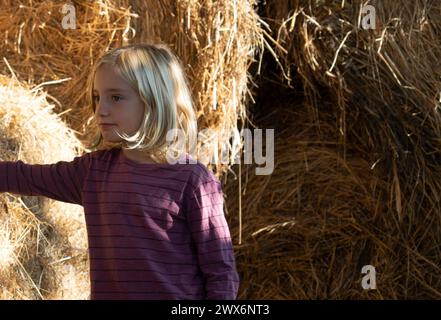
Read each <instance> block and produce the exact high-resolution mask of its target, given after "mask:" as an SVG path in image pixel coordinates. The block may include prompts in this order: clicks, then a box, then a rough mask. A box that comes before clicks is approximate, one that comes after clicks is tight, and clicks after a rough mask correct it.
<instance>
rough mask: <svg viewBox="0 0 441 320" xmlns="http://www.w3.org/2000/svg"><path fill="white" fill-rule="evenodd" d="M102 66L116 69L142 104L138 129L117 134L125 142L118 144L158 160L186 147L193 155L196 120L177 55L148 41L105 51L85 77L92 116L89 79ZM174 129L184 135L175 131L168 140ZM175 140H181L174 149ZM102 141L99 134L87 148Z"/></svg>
mask: <svg viewBox="0 0 441 320" xmlns="http://www.w3.org/2000/svg"><path fill="white" fill-rule="evenodd" d="M104 64H107V65H110V66H112V67H114V70H115V72H117V73H118V74H119V75H120V76H121V77H122V78H123V79H124V80H125V81H127V83H128V84H129V85H130V86H131V87H132V88H133V89H134V90H135V91H136V92H137V93H138V95H139V97H140V99H141V100H142V101H143V103H144V117H143V121H142V122H141V126H140V128H139V129H138V131H137V132H136V133H135V134H134V135H132V136H129V135H127V134H126V133H123V134H122V135H120V134H119V133H118V132H117V134H118V136H119V137H120V138H122V139H123V140H124V141H123V142H120V143H117V145H120V144H121V146H122V147H123V148H126V149H140V150H143V151H145V152H146V153H147V154H149V155H150V156H152V158H153V159H154V160H156V161H158V162H164V161H165V153H166V152H167V151H168V150H170V149H172V150H171V151H173V152H174V155H177V156H179V155H180V154H182V152H184V151H185V148H186V147H187V146H188V147H189V149H188V152H189V153H190V154H192V153H193V152H194V150H193V148H194V145H193V142H195V141H196V138H197V123H196V121H197V119H196V115H195V111H194V109H193V103H192V99H191V93H190V90H189V86H188V81H187V78H186V77H185V74H184V72H183V69H182V67H181V64H180V61H179V59H178V57H177V56H176V55H175V54H174V53H173V52H172V51H171V50H170V49H169V48H168V47H167V46H166V45H164V44H146V43H144V44H132V45H128V46H124V47H120V48H116V49H113V50H111V51H109V52H106V53H104V54H103V55H102V56H101V57H100V58H99V60H98V62H97V63H96V64H95V66H94V68H93V72H92V73H91V75H90V77H89V80H88V99H90V100H89V103H90V104H91V106H92V110H93V112H94V114H95V110H96V106H95V101H94V99H93V95H94V94H93V81H94V78H95V74H96V72H97V70H98V69H99V68H100V67H101V66H102V65H104ZM176 131H178V132H179V133H181V134H183V135H184V136H179V137H176V136H175V135H173V140H172V141H167V133H169V132H171V133H174V132H176ZM171 133H169V134H171ZM176 139H180V140H179V141H180V142H181V145H178V146H177V147H176V145H177V141H178V140H176ZM170 143H171V144H172V145H171V146H170V145H169V144H170ZM105 145H106V143H105V142H104V141H103V137H102V135H101V133H99V137H98V138H97V139H95V143H94V144H93V145H92V146H91V148H92V149H94V148H98V149H100V147H103V146H105ZM108 145H109V144H108Z"/></svg>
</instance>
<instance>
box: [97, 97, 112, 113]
mask: <svg viewBox="0 0 441 320" xmlns="http://www.w3.org/2000/svg"><path fill="white" fill-rule="evenodd" d="M109 108H110V106H109V104H108V103H106V102H105V101H104V99H100V100H99V101H98V102H97V111H98V113H99V114H100V115H101V114H103V115H106V114H108V113H109Z"/></svg>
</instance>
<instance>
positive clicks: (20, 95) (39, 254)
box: [0, 76, 90, 299]
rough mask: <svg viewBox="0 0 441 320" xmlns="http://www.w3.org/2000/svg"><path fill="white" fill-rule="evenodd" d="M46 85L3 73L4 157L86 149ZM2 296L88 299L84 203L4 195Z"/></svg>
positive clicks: (59, 156)
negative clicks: (26, 82) (50, 99)
mask: <svg viewBox="0 0 441 320" xmlns="http://www.w3.org/2000/svg"><path fill="white" fill-rule="evenodd" d="M46 98H47V97H46V94H45V93H44V92H42V91H41V88H40V89H39V88H37V89H35V88H34V89H32V88H31V87H29V86H26V85H23V84H20V83H19V82H17V81H15V80H13V79H10V78H8V77H5V76H0V119H1V120H0V136H1V137H2V138H1V144H0V158H1V160H2V161H16V160H22V161H24V162H26V163H30V164H32V163H37V164H44V163H56V162H57V161H61V160H64V161H71V160H72V159H73V158H74V157H75V156H76V155H79V154H80V152H82V150H83V148H82V146H81V143H80V141H78V139H76V138H75V136H74V133H73V132H72V130H70V129H68V128H67V127H66V125H65V123H63V122H62V121H61V120H60V118H59V117H58V116H57V115H56V114H54V113H53V108H54V105H53V104H49V103H48V102H47V99H46ZM0 257H1V259H0V260H1V263H0V284H1V287H2V288H1V290H0V297H1V298H2V299H87V298H88V297H89V292H90V284H89V271H88V253H87V236H86V228H85V223H84V212H83V209H82V207H81V206H79V205H74V204H69V203H62V202H57V201H54V200H51V199H48V198H44V197H28V196H18V195H13V194H10V193H4V194H1V195H0Z"/></svg>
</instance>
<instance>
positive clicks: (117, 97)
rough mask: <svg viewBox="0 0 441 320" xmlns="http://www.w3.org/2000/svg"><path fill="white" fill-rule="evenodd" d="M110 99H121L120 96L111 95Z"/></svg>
mask: <svg viewBox="0 0 441 320" xmlns="http://www.w3.org/2000/svg"><path fill="white" fill-rule="evenodd" d="M112 99H114V101H115V102H118V101H119V100H121V97H120V96H112Z"/></svg>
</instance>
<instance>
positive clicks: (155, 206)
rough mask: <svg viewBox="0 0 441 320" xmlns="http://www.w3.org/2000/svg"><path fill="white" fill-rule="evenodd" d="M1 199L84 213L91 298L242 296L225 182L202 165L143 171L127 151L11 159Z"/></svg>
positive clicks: (1, 175)
mask: <svg viewBox="0 0 441 320" xmlns="http://www.w3.org/2000/svg"><path fill="white" fill-rule="evenodd" d="M190 158H191V156H189V155H188V154H186V157H185V159H186V160H187V161H188V159H190ZM191 159H193V158H191ZM193 160H194V159H193ZM0 192H10V193H14V194H21V195H29V196H45V197H49V198H51V199H55V200H59V201H63V202H69V203H75V204H79V205H82V206H83V207H84V213H85V219H86V226H87V232H88V241H89V256H90V278H91V279H90V280H91V299H149V300H150V299H188V300H192V299H213V300H214V299H236V297H237V291H238V287H239V275H238V273H237V270H236V263H235V258H234V252H233V246H232V242H231V236H230V231H229V228H228V224H227V221H226V219H225V216H224V212H223V203H224V201H223V200H224V199H223V193H222V185H221V183H220V182H219V180H218V179H217V177H216V176H215V175H214V174H213V173H212V172H211V171H209V170H208V169H207V168H206V167H205V166H204V165H203V164H202V163H200V162H199V161H197V163H196V164H192V163H185V164H180V163H177V164H174V165H172V164H143V163H138V162H136V161H134V160H131V159H129V158H127V157H126V156H125V155H124V154H123V152H122V150H121V149H120V148H113V149H110V150H100V151H94V152H90V153H86V154H84V155H82V156H79V157H75V158H74V159H73V161H71V162H67V161H59V162H57V163H54V164H42V165H41V164H26V163H24V162H22V161H21V160H19V161H14V162H12V161H5V162H0Z"/></svg>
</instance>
